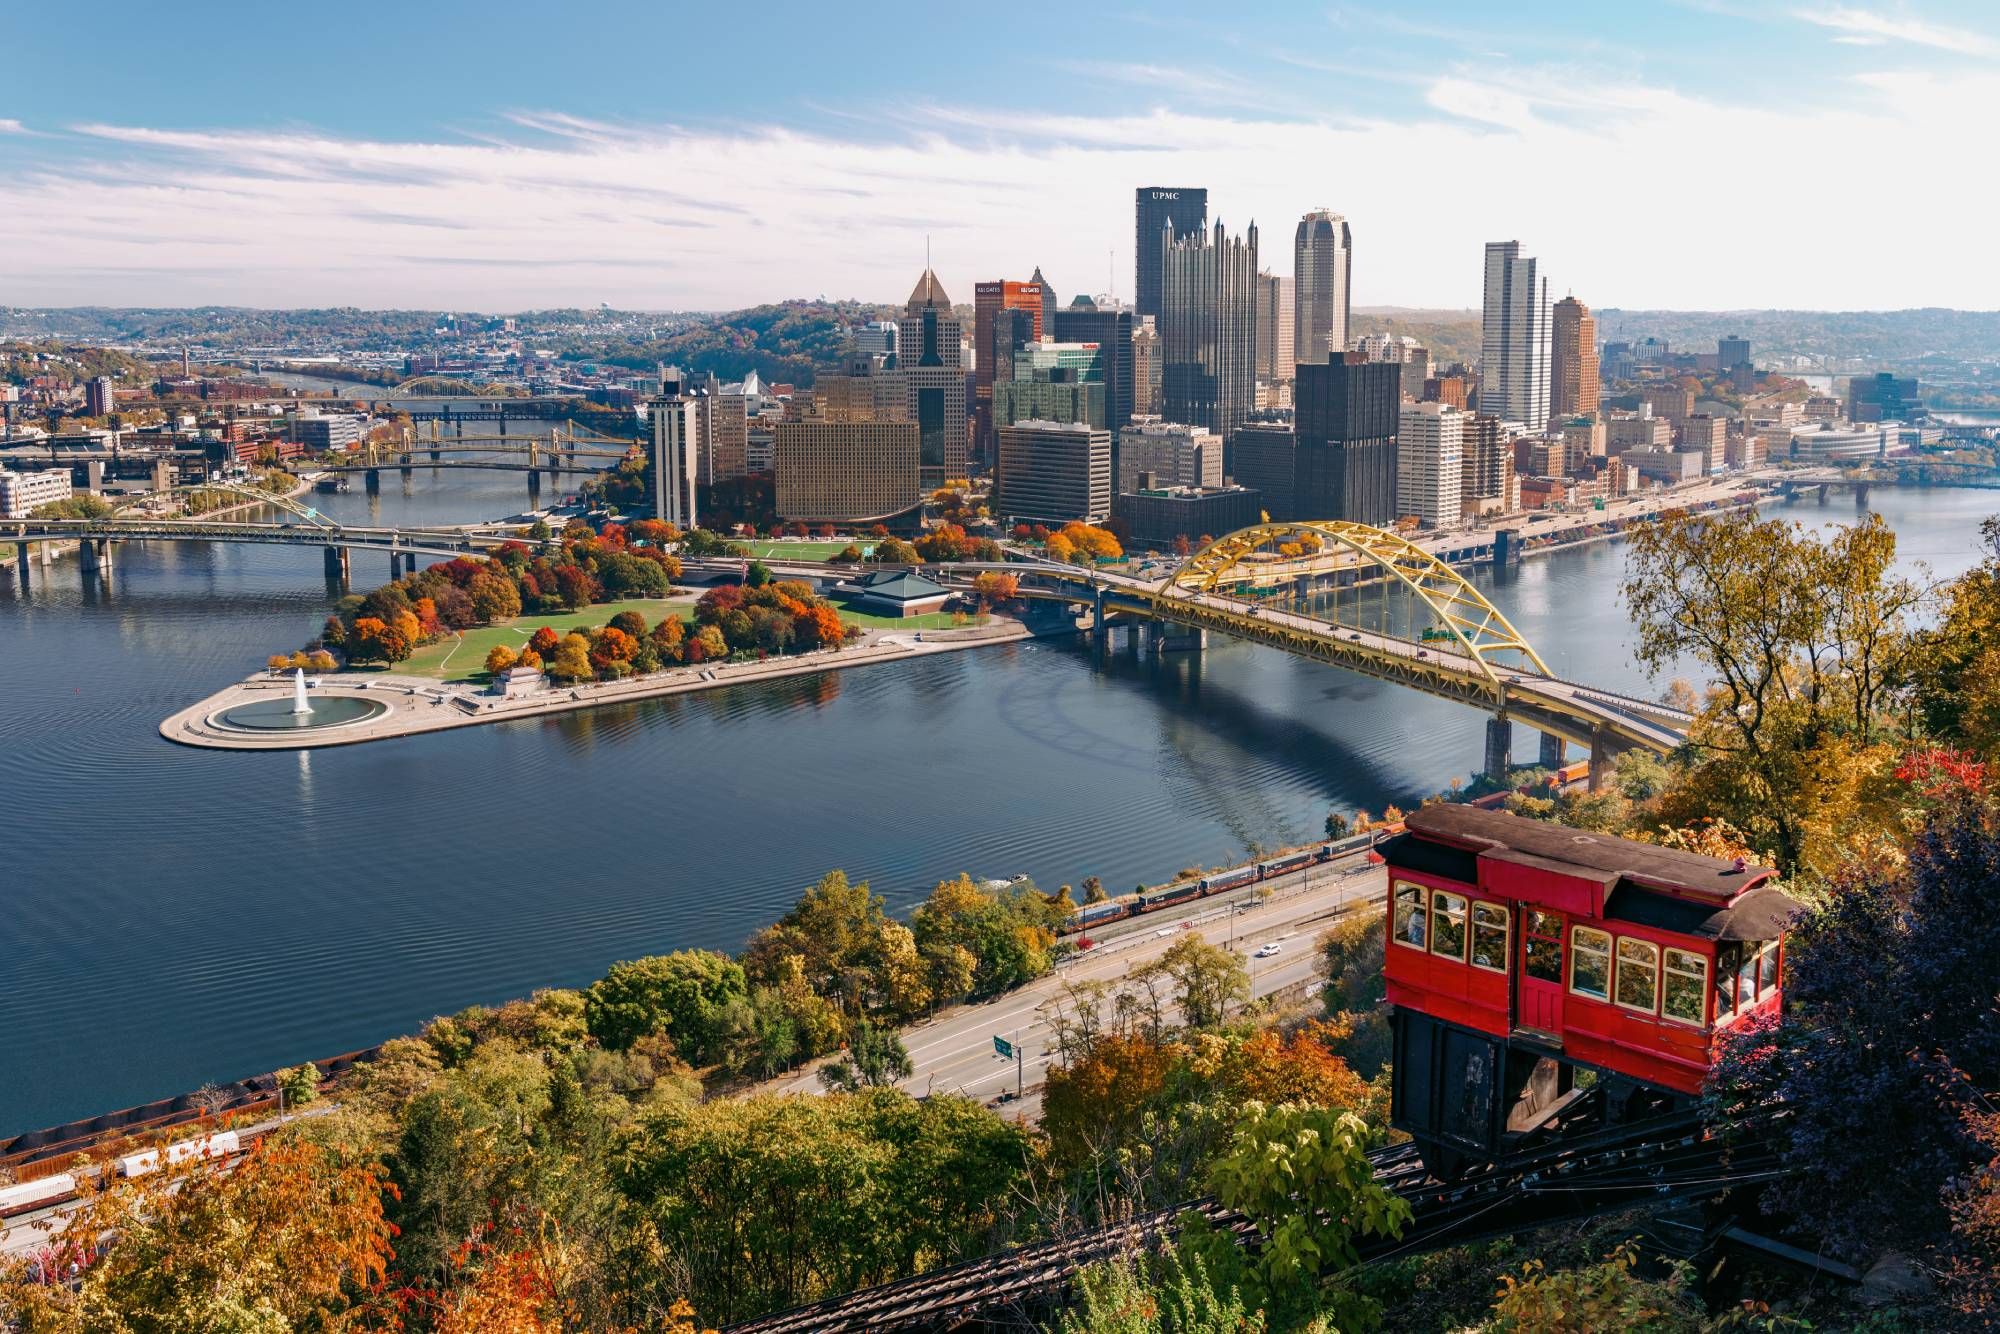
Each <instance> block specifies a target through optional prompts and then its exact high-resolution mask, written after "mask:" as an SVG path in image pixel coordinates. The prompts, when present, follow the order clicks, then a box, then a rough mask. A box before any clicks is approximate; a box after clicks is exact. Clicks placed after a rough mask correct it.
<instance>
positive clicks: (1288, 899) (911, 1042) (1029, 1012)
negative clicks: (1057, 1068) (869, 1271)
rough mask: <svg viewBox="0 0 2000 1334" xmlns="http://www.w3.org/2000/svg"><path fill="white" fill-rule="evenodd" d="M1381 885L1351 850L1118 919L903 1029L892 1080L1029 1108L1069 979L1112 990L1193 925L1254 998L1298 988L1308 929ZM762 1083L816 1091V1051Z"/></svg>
mask: <svg viewBox="0 0 2000 1334" xmlns="http://www.w3.org/2000/svg"><path fill="white" fill-rule="evenodd" d="M1265 887H1268V888H1269V889H1270V890H1271V894H1270V896H1269V898H1268V899H1266V898H1263V897H1261V896H1260V895H1259V894H1258V892H1257V891H1258V890H1259V889H1260V888H1265ZM1385 888H1386V876H1385V875H1384V873H1383V871H1382V868H1381V867H1379V866H1373V865H1370V864H1369V863H1368V862H1367V861H1366V860H1364V859H1362V858H1353V859H1350V860H1349V861H1347V862H1346V863H1344V864H1341V863H1336V864H1334V865H1331V866H1319V867H1308V868H1307V869H1306V870H1304V871H1298V872H1293V873H1291V874H1290V875H1287V876H1279V877H1274V878H1272V879H1271V880H1268V881H1266V882H1265V883H1264V886H1249V887H1246V888H1244V889H1240V890H1232V891H1231V892H1230V893H1229V894H1227V895H1217V896H1216V897H1215V898H1212V899H1204V900H1199V901H1197V902H1195V903H1191V904H1187V905H1184V906H1183V907H1182V908H1181V909H1179V910H1178V911H1176V910H1174V909H1167V910H1164V911H1161V912H1157V913H1150V914H1148V915H1146V916H1144V917H1140V918H1137V919H1133V920H1131V921H1128V922H1120V923H1117V924H1115V926H1114V927H1113V928H1112V929H1110V930H1107V931H1103V932H1099V933H1097V934H1095V935H1094V936H1093V939H1095V940H1096V941H1097V944H1096V945H1095V946H1094V947H1093V948H1092V949H1090V950H1088V951H1085V952H1083V953H1081V954H1078V955H1076V956H1074V957H1072V958H1071V959H1070V960H1068V961H1067V962H1065V963H1064V964H1063V965H1062V966H1061V967H1060V968H1059V969H1058V970H1057V971H1056V973H1054V974H1053V975H1051V976H1049V977H1045V978H1040V979H1037V980H1036V981H1034V982H1032V983H1030V984H1029V985H1027V986H1025V987H1022V988H1020V989H1018V990H1016V991H1011V992H1008V993H1007V994H1006V995H1004V996H998V997H995V998H994V999H993V1000H991V1001H987V1002H985V1003H983V1004H979V1005H968V1006H959V1007H955V1008H953V1009H951V1010H948V1011H946V1012H944V1013H943V1014H940V1015H938V1016H937V1017H936V1018H934V1019H931V1020H929V1021H927V1022H924V1023H921V1024H916V1025H912V1026H910V1027H909V1028H906V1029H904V1030H903V1034H902V1037H903V1045H904V1047H905V1049H906V1050H908V1052H909V1053H910V1060H911V1064H912V1066H913V1067H914V1069H913V1071H912V1073H911V1075H910V1076H909V1078H907V1079H905V1080H903V1081H901V1087H903V1088H904V1089H906V1090H908V1091H909V1092H911V1093H914V1094H919V1095H921V1094H926V1093H933V1092H936V1093H960V1094H964V1095H965V1096H967V1097H972V1098H977V1099H979V1100H981V1101H984V1102H992V1101H993V1100H995V1099H997V1098H998V1097H999V1096H1000V1095H1001V1094H1003V1093H1012V1092H1014V1091H1015V1089H1016V1086H1017V1084H1018V1085H1019V1086H1020V1087H1021V1088H1022V1090H1023V1092H1024V1093H1025V1095H1026V1096H1025V1097H1024V1098H1022V1099H1021V1100H1020V1101H1017V1102H1010V1103H1009V1104H1008V1108H1009V1114H1010V1115H1013V1114H1016V1113H1019V1114H1022V1115H1027V1114H1032V1113H1033V1112H1034V1111H1035V1109H1036V1107H1037V1105H1038V1104H1039V1101H1040V1100H1039V1097H1038V1091H1039V1088H1040V1085H1041V1083H1042V1081H1043V1078H1044V1076H1045V1074H1046V1072H1047V1069H1048V1065H1049V1063H1050V1061H1051V1060H1052V1059H1053V1057H1054V1043H1055V1029H1054V1025H1053V1024H1052V1023H1051V1018H1052V1016H1053V1015H1054V1014H1056V1013H1058V1012H1059V1009H1060V1007H1061V1006H1062V1005H1063V1004H1064V1002H1065V995H1066V988H1067V986H1068V985H1069V984H1071V983H1075V982H1085V981H1096V982H1103V983H1106V984H1108V985H1110V986H1111V987H1112V988H1113V989H1114V990H1115V989H1116V988H1117V985H1118V984H1119V983H1120V982H1122V981H1124V980H1125V979H1126V978H1128V977H1130V976H1131V975H1132V974H1133V973H1134V972H1135V971H1137V970H1138V969H1139V968H1140V967H1142V966H1143V965H1145V964H1147V963H1149V962H1151V961H1152V960H1154V959H1157V958H1158V957H1159V956H1160V955H1162V954H1164V953H1165V952H1166V950H1167V948H1168V947H1169V946H1170V945H1172V944H1173V943H1174V941H1175V940H1177V939H1179V938H1180V937H1181V935H1182V934H1184V932H1185V931H1193V932H1195V933H1198V934H1199V935H1200V936H1201V937H1202V938H1203V939H1205V940H1207V941H1208V942H1210V943H1211V944H1215V945H1222V946H1225V947H1229V948H1233V949H1234V950H1235V951H1236V953H1237V954H1238V955H1240V956H1241V957H1242V958H1243V960H1244V963H1245V966H1246V968H1248V969H1249V971H1250V974H1251V990H1252V994H1253V995H1254V996H1256V997H1257V998H1260V999H1261V998H1263V997H1265V996H1270V995H1273V994H1276V993H1279V992H1283V991H1285V990H1287V989H1289V988H1296V987H1299V986H1301V985H1302V984H1303V985H1304V986H1306V987H1307V988H1308V989H1309V988H1310V987H1311V986H1313V985H1316V984H1317V983H1318V981H1319V980H1320V978H1321V967H1320V960H1319V957H1318V954H1317V951H1316V950H1315V949H1314V942H1315V940H1316V939H1317V938H1318V935H1319V933H1320V932H1321V931H1323V930H1324V929H1325V927H1326V926H1327V925H1328V924H1329V923H1330V922H1331V921H1332V920H1333V919H1334V918H1335V917H1338V916H1339V915H1341V914H1342V913H1343V912H1345V911H1347V910H1349V909H1351V908H1353V907H1355V906H1356V905H1360V904H1363V903H1377V904H1379V903H1380V902H1381V901H1382V897H1383V894H1384V892H1385ZM1183 924H1186V925H1185V926H1184V925H1183ZM1119 928H1122V930H1121V929H1119ZM1274 942H1275V943H1276V944H1277V946H1278V952H1277V953H1276V954H1275V955H1271V956H1268V957H1265V958H1258V957H1255V952H1256V950H1257V949H1258V948H1259V947H1261V946H1264V945H1267V944H1270V943H1274ZM1107 1017H1108V1016H1107ZM996 1036H997V1037H1002V1038H1005V1039H1007V1040H1008V1041H1009V1042H1010V1043H1012V1044H1014V1045H1015V1047H1016V1049H1017V1050H1018V1051H1019V1053H1020V1055H1019V1058H1018V1059H1017V1060H1008V1059H1005V1058H1003V1057H1001V1056H1000V1055H999V1054H998V1052H997V1051H996V1050H995V1048H994V1044H993V1039H994V1038H995V1037H996ZM766 1088H767V1089H768V1090H769V1091H773V1092H789V1093H816V1092H819V1091H820V1083H819V1078H818V1073H817V1063H815V1064H813V1065H811V1066H808V1067H805V1068H803V1069H801V1070H799V1071H796V1072H794V1073H793V1074H791V1075H788V1076H786V1077H784V1078H783V1079H780V1080H777V1081H773V1082H772V1083H771V1084H768V1085H766Z"/></svg>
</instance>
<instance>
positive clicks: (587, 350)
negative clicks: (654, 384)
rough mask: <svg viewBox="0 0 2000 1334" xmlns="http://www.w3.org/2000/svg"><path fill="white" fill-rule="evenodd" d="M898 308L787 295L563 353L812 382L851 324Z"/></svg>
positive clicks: (640, 365) (730, 376)
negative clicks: (642, 336)
mask: <svg viewBox="0 0 2000 1334" xmlns="http://www.w3.org/2000/svg"><path fill="white" fill-rule="evenodd" d="M894 313H895V312H894V308H893V307H889V306H875V305H867V304H863V303H861V302H856V301H785V302H780V303H778V304H776V305H769V306H753V307H751V308H750V309H749V310H732V311H729V312H727V313H725V314H720V315H701V316H695V317H692V318H691V319H690V320H689V321H688V323H687V324H685V325H684V326H682V327H680V328H677V329H674V330H672V331H671V332H668V333H665V334H663V335H661V336H659V337H657V338H653V339H648V340H645V341H641V342H629V341H614V342H611V343H609V344H604V343H594V344H593V343H592V342H590V341H588V340H579V341H577V342H576V343H574V344H573V345H571V346H569V347H566V348H564V349H563V351H564V354H565V355H568V356H574V357H589V358H593V359H595V360H597V361H602V362H608V363H610V364H611V365H614V366H629V367H631V368H632V369H634V370H651V369H653V368H654V367H655V366H658V365H661V364H663V363H664V364H666V365H672V366H679V367H681V368H682V369H684V370H691V371H710V372H713V373H714V374H715V375H716V376H718V377H719V378H721V379H723V380H740V379H742V378H743V377H744V376H745V375H746V374H748V373H749V372H750V371H752V370H754V371H756V372H757V374H758V376H759V377H760V378H761V379H763V380H765V381H767V382H770V383H790V384H798V385H809V384H811V383H812V382H813V372H814V371H815V369H817V368H820V367H824V366H827V365H829V364H831V363H832V362H833V361H834V360H835V359H836V358H837V357H838V356H839V354H840V348H841V344H842V343H843V342H844V341H845V340H846V338H847V334H848V330H850V329H851V328H853V327H854V326H855V325H857V324H865V323H867V322H868V321H870V320H878V319H887V318H889V317H891V315H892V314H894Z"/></svg>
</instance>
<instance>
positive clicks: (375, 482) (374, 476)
mask: <svg viewBox="0 0 2000 1334" xmlns="http://www.w3.org/2000/svg"><path fill="white" fill-rule="evenodd" d="M363 479H364V480H363V482H362V489H363V490H365V491H366V492H367V493H368V494H369V495H371V496H379V495H381V494H382V470H381V469H380V468H370V469H369V470H368V471H367V472H366V473H364V474H363Z"/></svg>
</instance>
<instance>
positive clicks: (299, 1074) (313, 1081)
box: [275, 1062, 320, 1107]
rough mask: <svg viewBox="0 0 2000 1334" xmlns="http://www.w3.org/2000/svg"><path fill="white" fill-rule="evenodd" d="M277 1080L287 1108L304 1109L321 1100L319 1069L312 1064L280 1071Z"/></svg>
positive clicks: (308, 1063)
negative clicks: (307, 1105)
mask: <svg viewBox="0 0 2000 1334" xmlns="http://www.w3.org/2000/svg"><path fill="white" fill-rule="evenodd" d="M275 1078H276V1079H277V1081H278V1088H279V1090H280V1091H281V1092H282V1093H283V1094H284V1095H285V1106H287V1107H303V1106H305V1105H306V1104H307V1103H309V1102H314V1101H317V1100H318V1098H319V1081H320V1073H319V1067H318V1066H316V1065H313V1064H312V1063H311V1062H307V1063H306V1064H305V1065H295V1066H292V1067H290V1068H289V1069H285V1070H280V1071H278V1072H277V1074H276V1076H275Z"/></svg>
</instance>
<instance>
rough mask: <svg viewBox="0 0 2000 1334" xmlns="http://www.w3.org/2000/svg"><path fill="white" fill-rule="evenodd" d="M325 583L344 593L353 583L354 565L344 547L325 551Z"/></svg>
mask: <svg viewBox="0 0 2000 1334" xmlns="http://www.w3.org/2000/svg"><path fill="white" fill-rule="evenodd" d="M326 581H327V582H328V583H330V584H338V585H340V591H341V592H343V593H345V592H346V591H347V590H348V589H349V588H350V587H351V586H352V585H353V583H354V563H353V559H352V557H351V555H350V554H349V552H348V550H347V548H346V547H328V548H327V549H326Z"/></svg>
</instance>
